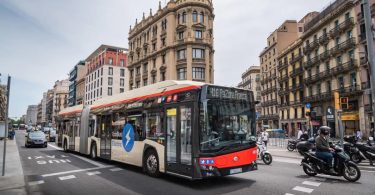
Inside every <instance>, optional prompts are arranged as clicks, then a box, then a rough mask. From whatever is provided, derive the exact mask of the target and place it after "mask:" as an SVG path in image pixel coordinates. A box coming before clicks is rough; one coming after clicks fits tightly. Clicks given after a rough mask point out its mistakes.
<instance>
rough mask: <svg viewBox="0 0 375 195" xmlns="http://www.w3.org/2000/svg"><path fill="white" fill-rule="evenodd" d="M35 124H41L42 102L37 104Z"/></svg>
mask: <svg viewBox="0 0 375 195" xmlns="http://www.w3.org/2000/svg"><path fill="white" fill-rule="evenodd" d="M36 124H38V125H40V124H42V101H41V102H40V103H39V104H38V113H37V116H36Z"/></svg>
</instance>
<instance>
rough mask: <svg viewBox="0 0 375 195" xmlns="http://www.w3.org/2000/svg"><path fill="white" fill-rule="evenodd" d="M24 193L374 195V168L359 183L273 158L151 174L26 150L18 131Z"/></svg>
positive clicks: (44, 150)
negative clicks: (199, 173)
mask: <svg viewBox="0 0 375 195" xmlns="http://www.w3.org/2000/svg"><path fill="white" fill-rule="evenodd" d="M16 138H17V144H18V147H19V152H20V157H21V162H22V166H23V171H24V174H25V182H26V184H27V192H28V194H54V195H59V194H71V195H73V194H77V195H85V194H88V195H95V194H173V195H176V194H252V195H256V194H262V195H267V194H270V195H271V194H272V195H273V194H296V195H297V194H340V195H345V194H372V195H373V194H375V183H374V181H373V180H374V178H375V170H374V171H363V172H362V178H361V179H360V180H359V182H356V183H349V182H347V181H346V180H344V179H343V178H334V177H327V176H318V177H308V176H306V175H305V174H304V172H303V171H302V168H301V167H300V166H299V160H296V159H289V158H281V157H278V158H277V157H274V162H273V163H272V165H271V166H266V165H262V164H260V165H259V170H258V171H254V172H249V173H243V174H239V175H234V176H229V177H223V178H216V179H210V180H202V181H188V180H185V179H180V178H176V177H173V176H169V175H164V176H162V177H161V178H151V177H149V176H147V175H145V174H143V172H142V170H141V169H140V168H137V167H133V166H127V165H122V164H118V163H111V162H106V161H92V160H90V159H88V158H86V157H84V156H80V155H77V154H72V153H65V152H63V151H61V150H59V149H58V148H56V147H55V146H54V145H53V144H49V146H48V148H25V147H24V133H22V132H18V133H17V136H16Z"/></svg>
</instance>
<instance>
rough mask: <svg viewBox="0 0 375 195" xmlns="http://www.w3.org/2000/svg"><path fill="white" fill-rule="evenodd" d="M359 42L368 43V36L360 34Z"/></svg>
mask: <svg viewBox="0 0 375 195" xmlns="http://www.w3.org/2000/svg"><path fill="white" fill-rule="evenodd" d="M358 41H359V42H360V43H364V42H366V34H360V35H358Z"/></svg>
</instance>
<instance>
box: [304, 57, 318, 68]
mask: <svg viewBox="0 0 375 195" xmlns="http://www.w3.org/2000/svg"><path fill="white" fill-rule="evenodd" d="M318 62H319V56H315V57H314V58H311V59H310V60H307V61H306V62H304V64H303V66H304V67H305V68H309V67H311V66H314V65H315V64H317V63H318Z"/></svg>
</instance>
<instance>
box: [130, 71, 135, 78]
mask: <svg viewBox="0 0 375 195" xmlns="http://www.w3.org/2000/svg"><path fill="white" fill-rule="evenodd" d="M133 77H134V70H130V78H133Z"/></svg>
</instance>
